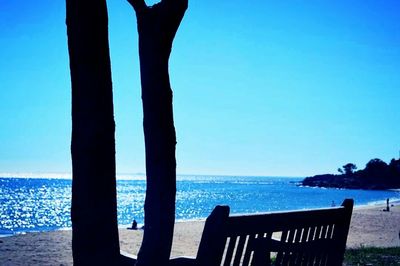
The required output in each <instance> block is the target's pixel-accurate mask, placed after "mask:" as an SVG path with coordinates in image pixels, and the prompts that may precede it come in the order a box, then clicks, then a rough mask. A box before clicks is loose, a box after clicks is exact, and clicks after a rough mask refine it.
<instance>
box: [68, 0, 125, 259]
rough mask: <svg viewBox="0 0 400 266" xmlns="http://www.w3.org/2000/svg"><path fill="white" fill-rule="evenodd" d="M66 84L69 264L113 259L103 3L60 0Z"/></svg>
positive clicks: (112, 148) (115, 254)
mask: <svg viewBox="0 0 400 266" xmlns="http://www.w3.org/2000/svg"><path fill="white" fill-rule="evenodd" d="M66 10H67V33H68V48H69V58H70V71H71V85H72V143H71V155H72V175H73V181H72V210H71V218H72V250H73V259H74V264H75V265H115V262H116V261H117V260H118V258H119V240H118V223H117V202H116V180H115V139H114V131H115V125H114V114H113V98H112V82H111V69H110V56H109V47H108V16H107V7H106V1H105V0H100V1H94V0H84V1H82V0H66Z"/></svg>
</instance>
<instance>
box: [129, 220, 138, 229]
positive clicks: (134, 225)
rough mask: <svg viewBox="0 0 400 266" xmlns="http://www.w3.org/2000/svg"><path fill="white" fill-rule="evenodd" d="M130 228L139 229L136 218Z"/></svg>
mask: <svg viewBox="0 0 400 266" xmlns="http://www.w3.org/2000/svg"><path fill="white" fill-rule="evenodd" d="M129 229H132V230H136V229H137V222H136V220H135V219H133V222H132V226H131V228H129Z"/></svg>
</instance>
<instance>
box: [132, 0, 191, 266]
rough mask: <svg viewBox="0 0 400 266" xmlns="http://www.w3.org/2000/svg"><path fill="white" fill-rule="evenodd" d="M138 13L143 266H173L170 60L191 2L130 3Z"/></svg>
mask: <svg viewBox="0 0 400 266" xmlns="http://www.w3.org/2000/svg"><path fill="white" fill-rule="evenodd" d="M128 2H129V3H130V4H131V5H132V6H133V8H134V9H135V12H136V18H137V28H138V33H139V57H140V73H141V86H142V101H143V116H144V117H143V129H144V136H145V150H146V176H147V191H146V200H145V207H144V212H145V231H144V236H143V242H142V246H141V248H140V251H139V254H138V262H137V265H139V266H141V265H167V263H168V260H169V256H170V252H171V245H172V237H173V230H174V222H175V194H176V160H175V145H176V136H175V128H174V120H173V111H172V90H171V85H170V80H169V73H168V61H169V56H170V53H171V49H172V43H173V40H174V37H175V34H176V32H177V30H178V28H179V25H180V23H181V21H182V19H183V16H184V14H185V11H186V9H187V4H188V2H187V0H162V1H161V2H160V3H157V4H155V5H153V6H151V7H149V6H147V5H146V3H145V1H144V0H128Z"/></svg>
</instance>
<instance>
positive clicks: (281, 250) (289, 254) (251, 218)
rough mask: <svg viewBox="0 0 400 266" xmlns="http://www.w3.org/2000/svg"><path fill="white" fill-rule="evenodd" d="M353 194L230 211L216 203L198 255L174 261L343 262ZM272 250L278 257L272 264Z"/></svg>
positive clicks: (209, 264) (208, 265) (208, 264)
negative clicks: (309, 203)
mask: <svg viewBox="0 0 400 266" xmlns="http://www.w3.org/2000/svg"><path fill="white" fill-rule="evenodd" d="M352 210H353V200H352V199H346V200H345V201H344V202H343V203H342V205H341V206H338V207H332V208H325V209H313V210H301V211H287V212H273V213H267V214H255V215H240V216H237V215H233V216H229V207H228V206H217V207H215V209H214V210H213V211H212V213H211V215H210V216H209V217H208V218H207V220H206V223H205V226H204V231H203V235H202V238H201V241H200V245H199V249H198V252H197V256H196V258H186V257H185V258H175V259H172V260H171V261H170V262H171V265H200V266H217V265H218V266H220V265H223V266H228V265H234V266H236V265H242V266H247V265H255V266H258V265H329V266H330V265H342V262H343V255H344V251H345V247H346V240H347V234H348V231H349V225H350V219H351V213H352ZM271 255H272V256H273V257H275V261H274V262H273V263H272V264H271Z"/></svg>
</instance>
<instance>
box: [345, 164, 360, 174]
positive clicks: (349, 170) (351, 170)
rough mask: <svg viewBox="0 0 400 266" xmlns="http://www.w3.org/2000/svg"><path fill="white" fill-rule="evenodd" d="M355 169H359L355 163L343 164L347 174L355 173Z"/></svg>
mask: <svg viewBox="0 0 400 266" xmlns="http://www.w3.org/2000/svg"><path fill="white" fill-rule="evenodd" d="M354 170H357V166H356V165H355V164H353V163H348V164H345V165H343V171H344V173H345V174H346V175H351V174H353V173H354Z"/></svg>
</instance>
